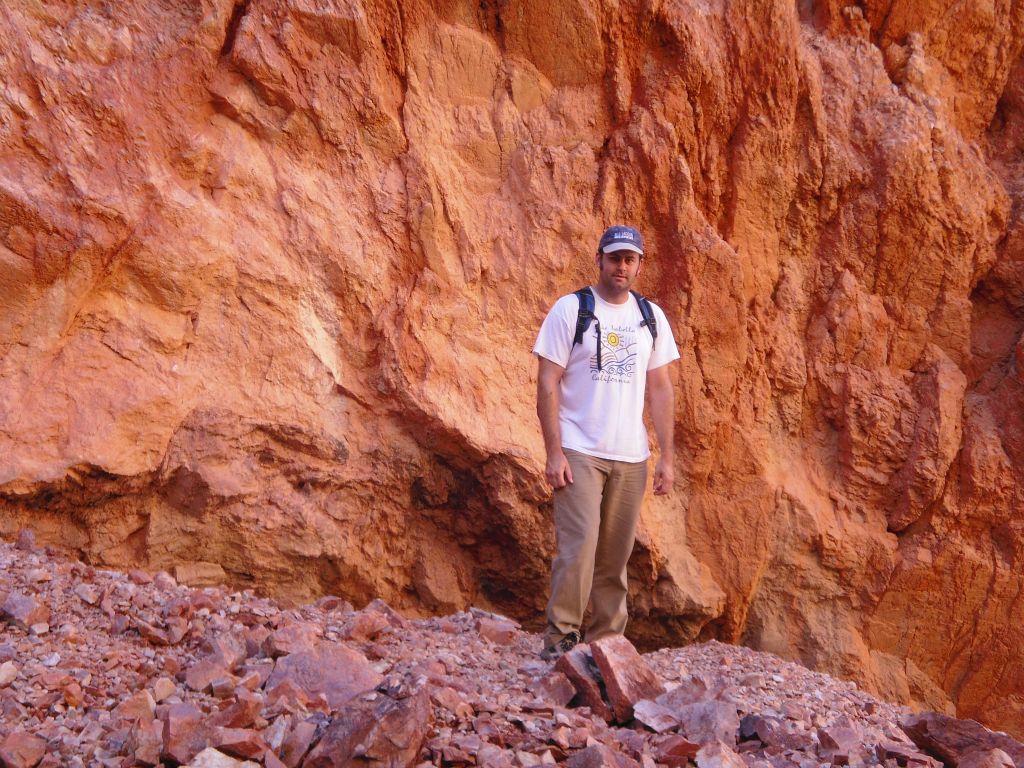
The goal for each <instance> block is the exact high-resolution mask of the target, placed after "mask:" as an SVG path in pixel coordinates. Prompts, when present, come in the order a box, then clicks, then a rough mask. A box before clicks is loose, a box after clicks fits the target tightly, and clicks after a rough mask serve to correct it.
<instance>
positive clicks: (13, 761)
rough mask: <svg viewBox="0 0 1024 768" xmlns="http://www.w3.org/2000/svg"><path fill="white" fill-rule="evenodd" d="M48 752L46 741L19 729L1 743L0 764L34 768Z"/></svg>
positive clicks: (16, 767) (15, 767) (13, 767)
mask: <svg viewBox="0 0 1024 768" xmlns="http://www.w3.org/2000/svg"><path fill="white" fill-rule="evenodd" d="M45 754H46V742H45V741H44V740H43V739H41V738H39V737H38V736H33V735H32V734H31V733H28V732H26V731H23V730H21V729H18V730H16V731H14V732H12V733H11V734H10V735H9V736H8V737H7V738H6V739H4V740H3V742H2V743H0V765H3V766H5V768H33V766H35V765H36V764H37V763H38V762H39V761H40V760H42V759H43V755H45Z"/></svg>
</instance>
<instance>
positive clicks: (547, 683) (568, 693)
mask: <svg viewBox="0 0 1024 768" xmlns="http://www.w3.org/2000/svg"><path fill="white" fill-rule="evenodd" d="M530 690H532V691H533V692H534V693H535V694H536V695H537V696H539V697H540V698H542V699H544V700H545V701H550V702H552V703H553V704H555V705H556V706H559V707H564V706H566V705H567V704H568V703H569V702H570V701H572V698H573V696H575V695H576V688H575V686H574V685H573V684H572V681H571V680H570V679H569V678H568V677H567V676H566V675H564V674H563V673H561V672H556V671H554V670H552V671H551V672H550V673H549V674H548V675H546V676H545V677H542V678H540V679H539V680H537V681H536V682H535V683H534V684H533V686H532V687H531V689H530Z"/></svg>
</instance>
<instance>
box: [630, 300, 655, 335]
mask: <svg viewBox="0 0 1024 768" xmlns="http://www.w3.org/2000/svg"><path fill="white" fill-rule="evenodd" d="M630 293H632V294H633V298H634V299H636V303H637V304H639V305H640V314H641V315H642V316H643V318H644V319H643V321H642V322H641V323H640V325H641V326H645V325H646V326H647V327H648V328H649V329H650V331H651V340H652V343H653V344H655V345H656V344H657V343H658V321H657V320H655V319H654V310H653V309H651V302H649V301H648V300H647V299H645V298H644V297H643V296H641V295H640V294H639V293H637V292H636V291H630Z"/></svg>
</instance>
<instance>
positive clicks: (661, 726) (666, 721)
mask: <svg viewBox="0 0 1024 768" xmlns="http://www.w3.org/2000/svg"><path fill="white" fill-rule="evenodd" d="M633 717H635V718H636V720H637V721H638V722H641V723H643V724H644V725H646V726H647V727H648V728H650V729H651V730H652V731H654V732H655V733H665V732H666V731H674V730H675V729H676V728H678V727H679V718H677V717H676V716H675V715H674V714H672V712H671V710H669V709H668V708H667V707H663V706H662V705H661V704H658V703H657V702H655V701H651V700H650V699H641V700H640V701H638V702H637V703H636V704H635V705H634V706H633Z"/></svg>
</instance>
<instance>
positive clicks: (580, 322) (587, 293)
mask: <svg viewBox="0 0 1024 768" xmlns="http://www.w3.org/2000/svg"><path fill="white" fill-rule="evenodd" d="M575 295H576V298H577V299H579V301H580V311H579V314H578V315H576V335H575V336H573V339H572V345H573V346H574V347H575V346H576V345H577V344H582V343H583V334H584V333H586V332H587V328H589V327H590V321H591V320H593V319H594V294H593V293H592V292H591V290H590V286H589V285H588V286H587V287H586V288H580V289H579V290H578V291H575Z"/></svg>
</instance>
